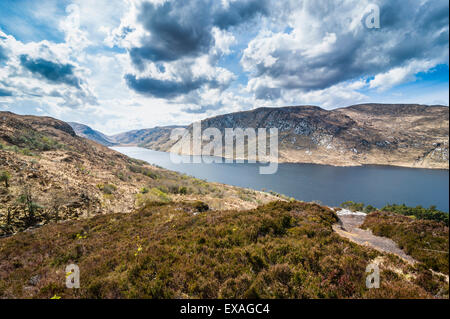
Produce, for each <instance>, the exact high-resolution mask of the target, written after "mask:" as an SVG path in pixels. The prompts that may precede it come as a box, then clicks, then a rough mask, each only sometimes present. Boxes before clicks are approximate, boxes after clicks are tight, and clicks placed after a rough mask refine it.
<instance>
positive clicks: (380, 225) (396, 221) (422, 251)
mask: <svg viewBox="0 0 450 319" xmlns="http://www.w3.org/2000/svg"><path fill="white" fill-rule="evenodd" d="M413 216H414V215H413ZM361 228H369V229H371V230H372V232H373V233H374V234H375V235H377V236H384V237H388V238H391V239H392V240H394V241H395V242H397V243H398V245H399V246H400V248H401V249H403V250H404V251H405V252H406V253H407V254H408V255H410V256H412V257H413V258H415V259H416V260H418V261H420V262H422V263H424V264H425V266H426V267H427V268H430V269H432V270H434V271H438V272H442V273H444V274H448V271H449V255H448V253H449V232H448V230H449V229H448V226H446V225H445V224H444V222H436V221H432V220H419V219H416V218H415V217H414V218H412V217H407V216H402V215H399V214H396V213H391V212H374V213H371V214H369V215H367V217H366V219H365V222H364V224H363V225H362V226H361Z"/></svg>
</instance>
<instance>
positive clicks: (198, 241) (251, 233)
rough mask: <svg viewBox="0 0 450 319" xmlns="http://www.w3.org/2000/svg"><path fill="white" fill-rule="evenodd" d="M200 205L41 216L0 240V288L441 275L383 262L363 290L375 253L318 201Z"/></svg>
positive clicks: (235, 289) (276, 288)
mask: <svg viewBox="0 0 450 319" xmlns="http://www.w3.org/2000/svg"><path fill="white" fill-rule="evenodd" d="M200 206H202V205H200ZM200 206H199V203H189V202H185V203H161V202H150V201H148V202H146V203H145V205H144V206H143V207H142V208H141V209H140V210H138V211H137V212H136V213H133V214H109V215H101V216H96V217H93V218H91V219H85V220H80V221H68V222H65V223H62V224H49V225H46V226H44V227H42V228H40V229H36V230H34V231H32V232H24V233H20V234H17V235H15V236H13V237H10V238H4V239H1V240H0V297H1V298H8V297H15V298H20V297H30V298H52V297H54V296H58V297H61V298H377V297H383V298H417V297H423V298H430V297H433V295H432V294H431V293H430V292H429V291H431V289H435V287H436V285H438V284H442V283H437V282H436V281H435V280H434V279H433V278H434V277H432V278H428V277H426V278H425V277H424V278H425V279H423V280H422V281H423V282H422V283H421V284H419V283H416V282H409V281H405V280H404V279H402V278H401V276H399V275H397V274H396V273H392V271H390V272H389V271H388V270H383V271H382V274H381V278H382V281H381V285H382V287H381V289H371V290H369V289H367V288H366V287H365V276H366V273H365V269H366V266H367V264H368V263H369V262H371V261H372V260H373V259H374V258H376V257H377V256H379V255H380V253H378V252H376V251H373V250H370V249H369V248H366V247H362V246H358V245H356V244H353V243H351V242H349V241H348V240H346V239H343V238H341V237H339V236H338V235H337V234H336V233H334V232H333V231H332V225H333V224H334V223H335V222H336V221H337V216H336V215H335V213H334V212H333V211H331V210H329V209H328V208H325V207H322V206H319V205H317V204H311V203H300V202H273V203H270V204H267V205H263V206H260V207H258V208H257V209H252V210H246V211H235V210H228V211H208V210H206V207H203V208H202V209H199V207H200ZM71 263H75V264H77V265H78V266H79V268H80V272H81V278H80V279H81V288H80V289H67V288H65V285H64V282H65V272H64V269H65V267H66V266H67V265H68V264H71ZM396 263H398V265H402V267H409V266H405V265H404V264H402V262H401V261H399V260H396ZM410 268H411V267H410ZM405 269H406V268H405ZM410 271H412V270H411V269H410ZM413 271H415V272H417V274H418V275H420V274H427V275H429V272H427V271H426V270H417V269H416V270H413ZM30 278H39V280H34V282H32V283H30ZM430 286H432V288H429V287H430ZM427 289H428V290H427ZM447 294H448V288H447Z"/></svg>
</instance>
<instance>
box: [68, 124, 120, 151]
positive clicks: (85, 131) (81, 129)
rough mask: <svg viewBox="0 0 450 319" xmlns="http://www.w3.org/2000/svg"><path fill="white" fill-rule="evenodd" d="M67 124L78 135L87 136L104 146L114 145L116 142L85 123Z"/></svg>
mask: <svg viewBox="0 0 450 319" xmlns="http://www.w3.org/2000/svg"><path fill="white" fill-rule="evenodd" d="M67 124H69V125H70V126H71V127H72V128H73V130H74V131H75V133H76V134H77V135H78V136H81V137H84V138H88V139H90V140H92V141H95V142H97V143H99V144H102V145H105V146H113V145H116V143H115V142H114V141H113V140H112V139H111V138H110V137H109V136H106V135H105V134H103V133H101V132H99V131H96V130H94V129H92V128H90V127H89V126H87V125H84V124H80V123H75V122H67Z"/></svg>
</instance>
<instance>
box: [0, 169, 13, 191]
mask: <svg viewBox="0 0 450 319" xmlns="http://www.w3.org/2000/svg"><path fill="white" fill-rule="evenodd" d="M10 179H11V174H9V172H8V171H0V182H2V183H5V187H6V188H8V187H9V181H10Z"/></svg>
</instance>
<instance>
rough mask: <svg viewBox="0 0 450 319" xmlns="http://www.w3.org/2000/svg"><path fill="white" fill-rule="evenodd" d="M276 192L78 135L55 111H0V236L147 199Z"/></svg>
mask: <svg viewBox="0 0 450 319" xmlns="http://www.w3.org/2000/svg"><path fill="white" fill-rule="evenodd" d="M274 198H275V197H274V196H272V195H269V194H265V193H261V192H256V191H252V190H247V189H242V188H237V187H232V186H228V185H222V184H217V183H207V182H205V181H202V180H198V179H195V178H191V177H188V176H184V175H181V174H178V173H175V172H171V171H167V170H164V169H161V168H158V167H154V166H150V165H147V164H146V163H144V162H142V161H138V160H134V159H131V158H128V157H126V156H124V155H122V154H120V153H118V152H115V151H113V150H110V149H109V148H107V147H104V146H102V145H100V144H98V143H95V142H93V141H90V140H88V139H85V138H82V137H78V136H76V134H75V132H74V130H73V129H72V128H71V126H70V125H69V124H67V123H65V122H62V121H59V120H56V119H53V118H48V117H36V116H19V115H16V114H13V113H9V112H0V237H1V236H3V235H7V234H11V233H15V232H17V231H21V230H24V229H27V228H29V227H34V226H40V225H42V224H46V223H51V222H55V221H61V220H67V219H79V218H84V217H89V216H95V215H99V214H106V213H128V212H132V211H134V210H135V209H137V208H139V207H140V206H142V205H145V204H146V203H147V202H149V201H150V202H152V201H158V202H179V201H196V200H199V199H201V200H202V201H203V202H204V203H205V204H206V205H207V206H208V207H209V208H210V209H224V208H252V207H256V206H257V205H259V204H261V203H264V202H267V201H269V200H273V199H274Z"/></svg>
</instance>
